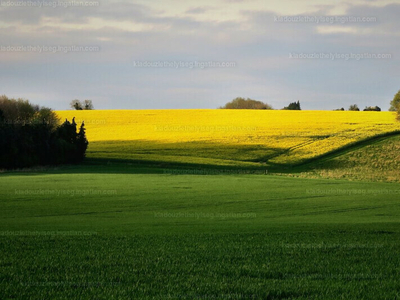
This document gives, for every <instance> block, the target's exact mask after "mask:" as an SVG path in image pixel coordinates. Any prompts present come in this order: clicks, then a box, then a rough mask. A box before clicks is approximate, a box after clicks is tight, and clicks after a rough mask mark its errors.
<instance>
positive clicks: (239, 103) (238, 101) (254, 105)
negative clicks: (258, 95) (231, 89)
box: [220, 97, 272, 109]
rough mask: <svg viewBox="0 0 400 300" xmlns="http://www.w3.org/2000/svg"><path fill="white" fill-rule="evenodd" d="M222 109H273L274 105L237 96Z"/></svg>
mask: <svg viewBox="0 0 400 300" xmlns="http://www.w3.org/2000/svg"><path fill="white" fill-rule="evenodd" d="M220 109H272V106H271V105H269V104H268V103H264V102H262V101H258V100H253V99H250V98H247V99H245V98H242V97H237V98H235V99H233V100H232V101H231V102H228V103H226V104H225V105H224V106H222V107H220Z"/></svg>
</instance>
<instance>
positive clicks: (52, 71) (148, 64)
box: [0, 0, 400, 110]
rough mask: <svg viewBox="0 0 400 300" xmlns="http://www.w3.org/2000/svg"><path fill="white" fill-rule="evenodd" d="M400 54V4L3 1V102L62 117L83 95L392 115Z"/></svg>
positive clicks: (136, 103)
mask: <svg viewBox="0 0 400 300" xmlns="http://www.w3.org/2000/svg"><path fill="white" fill-rule="evenodd" d="M43 46H47V47H51V48H47V49H45V48H42V47H43ZM399 46H400V0H398V1H387V0H379V1H375V0H351V1H350V0H346V1H320V0H307V1H302V0H287V1H285V0H272V1H271V0H264V1H262V0H219V1H218V0H212V1H211V0H202V1H191V0H146V1H129V2H128V1H99V2H96V1H93V2H92V3H77V2H68V1H66V2H50V1H5V0H0V94H5V95H7V96H9V97H16V98H18V97H22V98H27V99H29V100H31V102H33V103H36V104H40V105H44V106H49V107H51V108H53V109H56V110H61V109H69V103H70V101H71V100H73V99H80V100H84V99H91V100H92V101H93V103H94V106H95V108H96V109H166V108H171V109H174V108H217V107H219V106H221V105H223V104H225V103H226V102H228V101H230V100H232V99H233V98H235V97H239V96H240V97H246V98H247V97H249V98H252V99H256V100H261V101H264V102H267V103H269V104H271V105H272V106H273V107H274V108H282V107H283V106H285V105H287V104H288V103H289V102H293V101H297V100H300V103H301V104H302V108H303V109H335V108H340V107H345V108H346V109H347V108H348V106H349V105H350V104H353V103H357V104H358V105H359V106H360V108H364V107H365V106H369V105H378V106H380V107H381V108H382V109H384V110H387V109H388V107H389V102H390V100H391V99H392V98H393V96H394V94H395V93H396V92H397V91H398V90H399V89H400V63H399V57H400V47H399ZM59 47H60V48H59ZM177 66H178V67H177Z"/></svg>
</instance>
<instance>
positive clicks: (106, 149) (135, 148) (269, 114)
mask: <svg viewBox="0 0 400 300" xmlns="http://www.w3.org/2000/svg"><path fill="white" fill-rule="evenodd" d="M58 115H59V116H60V118H61V119H65V118H68V119H70V120H71V119H72V118H73V117H76V120H77V121H82V120H84V121H85V123H86V128H87V135H88V139H89V141H90V142H91V144H90V145H89V150H88V157H90V158H104V159H116V158H118V159H130V160H139V161H151V162H168V163H187V164H200V165H219V166H241V167H260V166H265V165H291V164H298V163H300V162H303V161H306V160H308V159H311V158H315V157H317V156H319V155H323V154H325V153H327V152H330V151H333V150H336V149H339V148H341V147H344V146H346V145H349V144H352V143H355V142H358V141H361V140H364V139H367V138H370V137H373V136H376V135H380V134H386V133H389V132H393V131H398V130H400V125H399V123H398V122H396V120H395V114H394V113H391V112H379V113H376V112H349V111H347V112H336V111H300V112H296V111H269V110H264V111H254V110H244V111H237V110H139V111H129V110H115V111H60V112H58Z"/></svg>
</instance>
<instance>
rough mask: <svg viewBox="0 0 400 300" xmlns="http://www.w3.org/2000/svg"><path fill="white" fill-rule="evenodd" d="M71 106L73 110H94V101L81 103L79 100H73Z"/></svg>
mask: <svg viewBox="0 0 400 300" xmlns="http://www.w3.org/2000/svg"><path fill="white" fill-rule="evenodd" d="M69 105H70V106H71V108H74V109H75V110H93V109H94V106H93V102H92V100H85V101H80V100H78V99H75V100H72V101H71V103H70V104H69Z"/></svg>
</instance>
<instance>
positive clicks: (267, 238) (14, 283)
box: [0, 164, 400, 299]
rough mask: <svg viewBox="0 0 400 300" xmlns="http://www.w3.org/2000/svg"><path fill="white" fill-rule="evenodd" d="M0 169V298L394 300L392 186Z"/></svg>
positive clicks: (396, 233) (84, 169) (123, 168)
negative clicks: (0, 254) (1, 171)
mask: <svg viewBox="0 0 400 300" xmlns="http://www.w3.org/2000/svg"><path fill="white" fill-rule="evenodd" d="M164 171H165V170H154V169H145V168H132V167H131V166H128V165H124V164H120V165H119V164H115V165H109V166H79V167H63V168H60V169H54V170H46V171H45V172H42V171H37V172H30V173H23V172H12V173H3V174H0V198H1V199H2V201H1V202H0V219H1V222H0V252H1V253H2V256H1V258H0V266H1V268H0V298H1V299H10V298H20V299H27V298H30V299H43V298H46V299H49V298H52V299H67V298H76V297H80V298H96V299H110V298H115V299H338V298H346V299H355V298H362V299H395V298H396V297H399V296H400V295H399V292H398V291H399V290H400V283H399V281H398V276H399V273H400V256H399V249H400V229H399V218H398V216H399V214H400V205H399V201H398V198H399V194H400V186H399V184H394V183H392V184H390V183H365V182H348V181H340V180H336V181H333V180H326V179H302V178H286V177H277V176H271V175H237V174H236V175H226V174H225V175H177V174H168V172H166V174H164Z"/></svg>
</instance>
